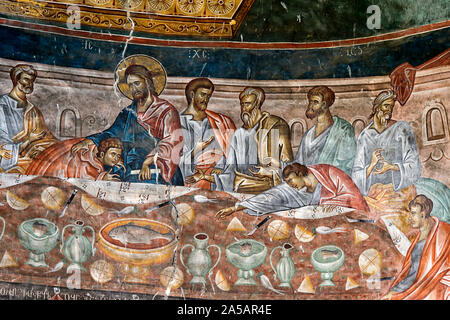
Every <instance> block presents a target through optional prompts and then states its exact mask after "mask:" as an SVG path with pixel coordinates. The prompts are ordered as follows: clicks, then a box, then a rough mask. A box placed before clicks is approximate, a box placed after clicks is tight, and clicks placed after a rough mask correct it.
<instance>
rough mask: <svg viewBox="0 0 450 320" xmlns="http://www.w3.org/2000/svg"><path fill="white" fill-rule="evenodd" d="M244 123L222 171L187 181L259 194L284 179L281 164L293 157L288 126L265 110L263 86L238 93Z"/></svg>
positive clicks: (225, 189) (233, 142)
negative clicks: (207, 182) (263, 106)
mask: <svg viewBox="0 0 450 320" xmlns="http://www.w3.org/2000/svg"><path fill="white" fill-rule="evenodd" d="M239 99H240V103H241V119H242V121H243V123H244V124H243V126H242V127H241V128H239V129H237V130H236V131H235V132H234V134H233V136H232V138H231V144H230V147H229V151H228V155H227V158H226V161H225V162H224V166H223V170H222V173H220V174H217V173H213V174H211V175H207V174H202V173H200V172H198V173H196V174H194V175H192V176H191V177H190V178H189V179H188V180H186V182H188V183H195V182H197V181H199V180H207V181H209V182H211V183H214V186H213V189H214V190H220V191H229V192H232V191H235V192H241V193H252V194H257V193H260V192H262V191H265V190H268V189H270V188H271V187H273V186H275V185H278V184H280V183H281V173H280V171H281V168H282V167H283V166H284V163H288V162H291V161H292V160H293V154H292V148H291V139H290V130H289V126H288V124H287V123H286V121H284V120H283V119H281V118H280V117H277V116H274V115H271V114H269V113H268V112H263V111H262V110H261V107H262V104H263V102H264V100H265V94H264V90H263V89H262V88H257V87H256V88H252V87H247V88H245V89H244V90H243V91H242V92H241V94H240V95H239Z"/></svg>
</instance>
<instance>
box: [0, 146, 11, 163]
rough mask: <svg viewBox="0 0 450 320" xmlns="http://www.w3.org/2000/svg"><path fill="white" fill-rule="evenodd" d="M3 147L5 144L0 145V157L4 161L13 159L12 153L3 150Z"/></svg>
mask: <svg viewBox="0 0 450 320" xmlns="http://www.w3.org/2000/svg"><path fill="white" fill-rule="evenodd" d="M4 145H5V143H4V144H2V145H0V157H1V158H5V159H11V158H12V157H13V156H12V153H11V151H9V150H7V149H5V148H3V146H4Z"/></svg>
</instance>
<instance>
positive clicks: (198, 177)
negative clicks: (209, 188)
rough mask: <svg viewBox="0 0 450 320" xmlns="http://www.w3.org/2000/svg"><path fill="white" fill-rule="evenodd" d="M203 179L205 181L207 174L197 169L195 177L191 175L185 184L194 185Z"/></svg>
mask: <svg viewBox="0 0 450 320" xmlns="http://www.w3.org/2000/svg"><path fill="white" fill-rule="evenodd" d="M203 179H205V172H204V171H203V170H201V169H198V168H197V169H195V172H194V174H193V175H191V176H189V177H187V178H186V179H185V182H186V183H187V184H194V183H197V182H198V181H200V180H203Z"/></svg>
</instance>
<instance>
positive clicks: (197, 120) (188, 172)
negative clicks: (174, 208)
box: [180, 78, 236, 189]
mask: <svg viewBox="0 0 450 320" xmlns="http://www.w3.org/2000/svg"><path fill="white" fill-rule="evenodd" d="M213 92H214V84H213V83H212V82H211V81H210V80H209V79H207V78H196V79H193V80H192V81H190V82H189V83H188V84H187V85H186V89H185V93H186V99H187V103H188V106H187V107H186V109H184V111H182V112H181V114H180V120H181V127H182V129H183V138H184V139H183V141H184V147H183V155H182V157H181V160H180V168H181V171H182V172H183V176H184V178H185V179H186V178H187V177H189V176H192V175H193V174H194V173H198V172H201V173H203V174H207V175H209V174H211V173H220V170H218V169H215V170H214V167H215V166H216V164H217V163H218V162H219V161H224V159H225V158H226V156H227V154H228V150H229V148H230V141H231V137H232V136H233V133H234V131H235V130H236V126H235V125H234V122H233V120H231V118H229V117H227V116H225V115H223V114H221V113H217V112H213V111H211V110H208V109H207V108H208V102H209V99H210V98H211V95H212V93H213ZM219 166H220V165H219ZM193 186H194V187H197V188H202V189H210V188H211V183H210V182H209V181H207V180H199V181H197V182H196V183H194V185H193Z"/></svg>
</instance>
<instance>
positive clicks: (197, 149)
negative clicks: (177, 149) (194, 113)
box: [192, 136, 214, 158]
mask: <svg viewBox="0 0 450 320" xmlns="http://www.w3.org/2000/svg"><path fill="white" fill-rule="evenodd" d="M213 140H214V136H211V137H209V138H208V139H206V140H205V141H198V142H197V143H196V144H195V147H194V150H192V158H194V157H195V156H196V155H197V154H198V153H199V152H201V151H202V150H204V149H206V147H207V146H208V145H210V144H211V142H213Z"/></svg>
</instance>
